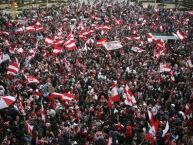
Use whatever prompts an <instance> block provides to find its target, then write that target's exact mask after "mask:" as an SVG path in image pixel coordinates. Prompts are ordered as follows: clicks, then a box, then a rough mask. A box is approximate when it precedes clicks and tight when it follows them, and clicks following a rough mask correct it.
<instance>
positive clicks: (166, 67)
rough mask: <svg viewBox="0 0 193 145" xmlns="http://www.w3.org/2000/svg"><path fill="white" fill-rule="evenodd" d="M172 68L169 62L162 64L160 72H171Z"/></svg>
mask: <svg viewBox="0 0 193 145" xmlns="http://www.w3.org/2000/svg"><path fill="white" fill-rule="evenodd" d="M171 69H172V67H171V65H169V64H160V70H159V71H160V72H170V71H171Z"/></svg>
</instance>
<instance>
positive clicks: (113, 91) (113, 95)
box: [110, 83, 120, 102]
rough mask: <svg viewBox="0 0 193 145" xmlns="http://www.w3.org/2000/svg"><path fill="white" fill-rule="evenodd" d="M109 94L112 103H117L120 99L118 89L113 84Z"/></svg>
mask: <svg viewBox="0 0 193 145" xmlns="http://www.w3.org/2000/svg"><path fill="white" fill-rule="evenodd" d="M110 94H111V95H110V97H111V100H112V102H119V101H120V97H119V94H118V88H117V86H116V85H115V84H114V83H113V84H112V89H111V91H110Z"/></svg>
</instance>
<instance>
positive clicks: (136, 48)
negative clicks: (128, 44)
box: [131, 47, 144, 53]
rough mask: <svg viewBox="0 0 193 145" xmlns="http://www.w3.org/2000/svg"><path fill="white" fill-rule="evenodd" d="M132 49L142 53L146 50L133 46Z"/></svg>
mask: <svg viewBox="0 0 193 145" xmlns="http://www.w3.org/2000/svg"><path fill="white" fill-rule="evenodd" d="M131 50H132V51H134V52H137V53H141V52H143V51H144V50H143V49H141V48H139V47H132V48H131Z"/></svg>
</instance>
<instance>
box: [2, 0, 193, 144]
mask: <svg viewBox="0 0 193 145" xmlns="http://www.w3.org/2000/svg"><path fill="white" fill-rule="evenodd" d="M192 18H193V16H192V15H191V14H190V13H188V12H185V11H179V10H178V9H171V10H170V9H155V8H153V7H147V8H143V6H140V5H130V3H112V2H108V1H106V2H97V1H96V2H95V3H93V5H92V6H91V5H89V4H85V3H83V4H78V3H71V4H70V5H69V6H64V5H60V6H59V5H57V6H53V7H51V8H33V9H31V10H23V11H22V13H20V14H18V16H17V17H16V19H15V20H13V19H12V17H11V16H10V15H8V14H0V20H1V21H0V31H1V33H0V51H1V55H2V56H3V55H4V54H8V55H9V57H10V60H9V61H5V62H2V63H1V64H0V94H1V96H5V95H7V96H8V95H9V96H14V97H16V98H17V99H16V101H15V102H14V104H12V105H11V106H9V107H8V108H4V109H1V110H0V141H1V142H2V143H1V144H3V145H22V144H24V145H41V144H42V145H43V144H44V145H75V144H77V145H107V144H108V145H139V144H157V145H164V144H165V145H192V144H193V118H192V109H193V95H192V91H193V89H192V88H193V71H192V68H191V66H190V65H188V64H187V61H188V60H190V63H191V60H193V54H192V50H193V48H192V46H193V19H192ZM28 26H34V27H35V28H36V29H37V27H38V28H39V27H41V28H42V29H41V31H37V30H36V31H30V30H29V31H27V29H26V28H27V27H28ZM34 27H33V28H34ZM21 28H22V30H21ZM20 30H21V31H20ZM177 31H179V32H181V33H183V35H184V38H183V39H178V40H167V41H164V47H162V48H163V51H162V53H161V54H160V55H158V56H155V55H154V53H155V49H156V48H157V46H156V43H154V42H148V40H147V35H148V34H149V33H152V34H154V33H156V34H159V35H163V34H164V35H172V34H173V33H176V32H177ZM85 33H86V34H85ZM72 37H73V39H74V41H75V45H76V48H73V50H71V49H67V47H66V45H65V44H67V41H68V40H69V39H71V38H72ZM46 38H49V39H52V40H54V41H55V40H57V39H58V40H62V42H63V41H64V43H62V44H59V46H58V45H57V46H53V45H52V44H53V41H51V42H50V43H52V44H49V42H46V41H45V39H46ZM104 38H105V39H106V40H107V41H108V42H111V41H118V42H120V43H121V45H122V46H123V47H122V48H120V49H117V50H110V51H109V50H107V49H105V47H104V46H103V45H97V42H98V41H100V40H103V39H104ZM133 38H135V39H133ZM137 38H139V39H137ZM58 47H60V51H59V52H57V53H54V52H53V51H54V49H57V48H58ZM132 47H139V48H140V49H142V50H144V51H143V52H137V51H132V50H131V48H132ZM61 48H62V50H61ZM12 61H17V63H18V64H19V71H18V72H17V73H16V74H14V75H13V74H8V73H7V71H8V67H9V65H10V62H12ZM160 64H169V65H170V66H171V70H170V71H169V72H168V71H166V72H165V71H164V72H159V69H160ZM171 74H172V78H171ZM28 75H31V76H33V77H35V78H36V79H37V80H38V82H35V83H29V82H28V81H27V79H26V76H28ZM112 84H113V86H116V88H117V91H118V95H119V97H120V100H118V101H115V102H113V101H111V100H110V99H109V98H110V97H111V96H112V89H113V86H112ZM125 86H127V87H129V89H130V91H131V92H132V94H133V96H134V98H135V102H134V103H133V104H127V103H125V98H124V91H123V89H124V88H125ZM55 92H56V93H60V94H65V93H68V94H71V95H73V96H75V98H74V99H71V100H62V99H60V98H57V97H53V98H52V97H50V96H51V94H53V93H55ZM148 113H150V114H151V115H152V116H151V115H149V114H148ZM151 117H153V120H154V122H153V123H152V122H151V121H152V120H151V119H152V118H151ZM156 121H159V125H158V130H157V129H156V133H154V135H152V134H153V133H151V134H150V136H148V133H150V130H151V129H152V126H153V125H155V122H156ZM167 124H168V125H169V126H168V127H169V130H168V129H165V128H166V126H167ZM164 130H167V131H166V132H165V134H164V133H163V132H164ZM163 134H164V135H163Z"/></svg>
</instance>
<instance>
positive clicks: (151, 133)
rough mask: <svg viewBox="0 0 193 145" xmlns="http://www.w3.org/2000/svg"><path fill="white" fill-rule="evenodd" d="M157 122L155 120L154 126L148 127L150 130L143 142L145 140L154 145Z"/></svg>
mask: <svg viewBox="0 0 193 145" xmlns="http://www.w3.org/2000/svg"><path fill="white" fill-rule="evenodd" d="M158 126H159V120H156V121H155V122H154V124H153V125H152V126H151V127H150V130H149V132H148V133H146V135H145V140H147V141H148V142H149V143H150V144H151V145H153V144H154V139H153V138H156V137H157V133H158Z"/></svg>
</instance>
